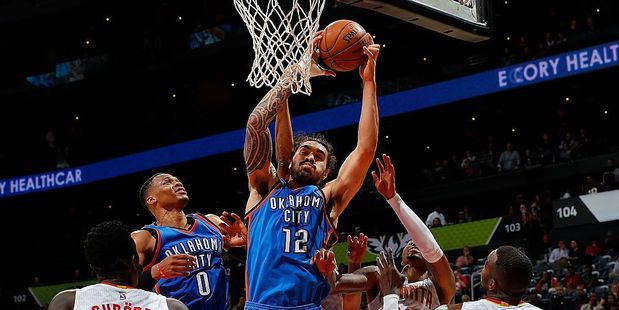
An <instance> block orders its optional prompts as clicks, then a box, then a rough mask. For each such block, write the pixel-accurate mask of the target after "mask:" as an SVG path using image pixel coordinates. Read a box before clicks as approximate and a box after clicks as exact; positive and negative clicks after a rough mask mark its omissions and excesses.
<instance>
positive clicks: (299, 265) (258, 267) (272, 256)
mask: <svg viewBox="0 0 619 310" xmlns="http://www.w3.org/2000/svg"><path fill="white" fill-rule="evenodd" d="M245 219H246V220H247V222H248V224H247V225H248V241H247V243H248V248H247V265H246V273H247V275H246V278H245V281H246V286H247V287H246V289H247V303H246V309H268V308H269V306H271V307H283V308H297V309H312V306H319V305H320V301H321V300H322V299H323V298H324V297H326V296H327V295H328V294H329V290H330V288H329V284H328V283H327V281H326V280H325V279H324V278H323V276H322V275H321V274H320V273H319V272H318V269H317V268H316V267H315V266H314V265H311V264H310V259H311V258H312V257H313V255H314V253H315V252H316V251H317V250H319V249H320V248H321V247H325V248H328V247H330V246H331V244H332V241H333V240H332V239H331V238H337V235H336V234H335V230H334V229H333V225H332V223H331V221H330V218H329V216H328V214H327V210H326V205H325V196H324V194H323V192H322V191H321V190H320V189H319V188H318V187H316V186H314V185H308V186H304V187H301V188H297V189H291V188H289V187H288V185H287V184H286V182H285V181H283V180H280V181H279V182H278V183H277V184H276V185H275V186H274V188H273V189H272V190H271V192H270V193H269V195H268V196H267V197H266V198H264V199H263V200H262V201H261V202H260V203H259V204H258V205H257V206H256V207H254V209H252V210H251V211H250V212H249V213H247V215H246V217H245ZM301 306H306V307H301ZM278 309H280V308H278Z"/></svg>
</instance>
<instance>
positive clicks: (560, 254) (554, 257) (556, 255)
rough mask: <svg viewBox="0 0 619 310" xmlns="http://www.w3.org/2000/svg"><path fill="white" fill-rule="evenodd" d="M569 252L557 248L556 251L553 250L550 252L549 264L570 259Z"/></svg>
mask: <svg viewBox="0 0 619 310" xmlns="http://www.w3.org/2000/svg"><path fill="white" fill-rule="evenodd" d="M568 253H569V250H568V249H567V248H563V249H562V248H555V249H554V250H552V252H550V257H548V262H549V263H551V264H552V263H554V262H556V261H558V260H560V259H561V258H564V257H566V258H567V257H568V256H569V255H568Z"/></svg>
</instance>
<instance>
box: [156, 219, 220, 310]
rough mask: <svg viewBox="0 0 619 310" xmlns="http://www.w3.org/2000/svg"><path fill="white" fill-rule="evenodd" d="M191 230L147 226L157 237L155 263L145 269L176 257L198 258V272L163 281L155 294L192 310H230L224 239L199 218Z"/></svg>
mask: <svg viewBox="0 0 619 310" xmlns="http://www.w3.org/2000/svg"><path fill="white" fill-rule="evenodd" d="M188 218H192V219H193V224H192V225H191V227H190V228H189V229H180V228H172V227H165V226H156V225H146V226H144V229H147V230H150V231H154V232H155V233H156V234H157V246H156V250H155V254H154V258H153V261H151V263H150V264H149V265H147V266H146V267H145V269H147V268H149V267H150V266H152V265H153V264H156V263H158V262H160V261H162V260H163V259H164V258H166V257H168V256H170V255H174V254H189V255H193V256H195V257H196V268H195V269H194V270H192V271H191V274H189V275H188V276H185V277H175V278H170V279H159V281H157V284H156V285H155V291H156V292H157V293H159V294H161V295H164V296H166V297H173V298H176V299H178V300H180V301H181V302H183V303H184V304H185V305H186V306H187V307H188V308H189V309H191V310H198V309H221V310H223V309H226V307H227V304H228V278H227V276H226V272H225V268H224V265H223V258H222V246H223V239H222V235H221V233H220V232H219V230H218V228H216V226H215V224H213V223H212V222H211V221H209V220H208V219H206V218H205V217H203V216H201V215H199V214H190V215H188Z"/></svg>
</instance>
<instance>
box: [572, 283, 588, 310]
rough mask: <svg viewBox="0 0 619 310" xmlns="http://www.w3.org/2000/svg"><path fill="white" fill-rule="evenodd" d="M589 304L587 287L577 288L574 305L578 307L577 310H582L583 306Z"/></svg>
mask: <svg viewBox="0 0 619 310" xmlns="http://www.w3.org/2000/svg"><path fill="white" fill-rule="evenodd" d="M588 302H589V297H588V296H587V290H585V286H584V285H578V286H576V290H575V292H574V304H575V306H576V309H580V307H582V305H584V304H587V303H588Z"/></svg>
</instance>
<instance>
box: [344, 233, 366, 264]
mask: <svg viewBox="0 0 619 310" xmlns="http://www.w3.org/2000/svg"><path fill="white" fill-rule="evenodd" d="M346 242H347V243H348V253H347V254H348V264H353V265H361V261H362V260H363V258H364V257H365V252H366V251H367V249H368V237H367V236H366V235H364V234H363V233H360V234H359V236H355V237H354V238H353V237H352V236H351V235H348V239H347V240H346Z"/></svg>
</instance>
